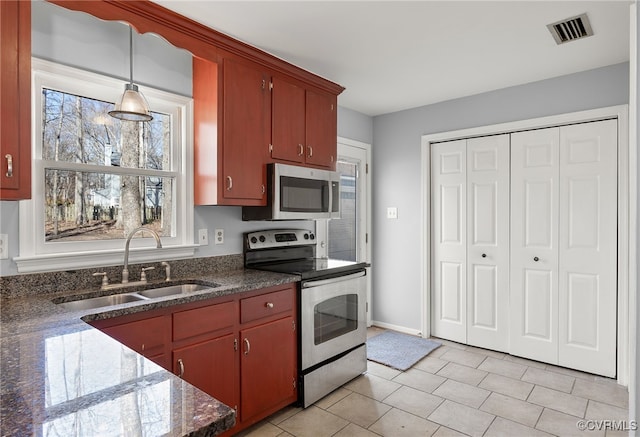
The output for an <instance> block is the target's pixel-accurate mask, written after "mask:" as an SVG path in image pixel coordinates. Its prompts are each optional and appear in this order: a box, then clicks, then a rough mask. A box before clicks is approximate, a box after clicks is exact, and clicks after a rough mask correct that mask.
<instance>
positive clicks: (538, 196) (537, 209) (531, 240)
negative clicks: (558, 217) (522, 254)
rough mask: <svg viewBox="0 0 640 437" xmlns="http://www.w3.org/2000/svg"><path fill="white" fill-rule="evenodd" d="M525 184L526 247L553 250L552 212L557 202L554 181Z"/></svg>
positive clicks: (534, 181)
mask: <svg viewBox="0 0 640 437" xmlns="http://www.w3.org/2000/svg"><path fill="white" fill-rule="evenodd" d="M524 184H525V188H524V209H525V212H524V218H525V222H524V232H525V235H524V245H525V247H529V248H534V247H543V248H546V249H551V248H552V246H553V238H554V235H553V232H552V230H553V225H554V220H553V214H552V210H553V207H554V200H556V199H554V186H553V180H552V179H551V178H549V179H547V180H530V181H525V183H524Z"/></svg>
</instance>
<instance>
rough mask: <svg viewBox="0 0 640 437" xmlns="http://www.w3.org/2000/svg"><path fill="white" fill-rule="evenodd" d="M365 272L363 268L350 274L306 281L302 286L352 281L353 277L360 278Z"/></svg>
mask: <svg viewBox="0 0 640 437" xmlns="http://www.w3.org/2000/svg"><path fill="white" fill-rule="evenodd" d="M365 274H366V271H365V270H362V271H360V272H358V273H352V274H350V275H345V276H337V277H335V278H331V279H320V280H318V281H305V282H303V283H302V288H311V287H321V286H323V285H327V284H335V283H337V282H343V281H350V280H351V279H356V278H360V277H362V276H364V275H365Z"/></svg>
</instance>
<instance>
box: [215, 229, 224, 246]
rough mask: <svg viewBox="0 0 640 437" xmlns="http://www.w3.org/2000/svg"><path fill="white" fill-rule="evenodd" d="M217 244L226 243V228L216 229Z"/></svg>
mask: <svg viewBox="0 0 640 437" xmlns="http://www.w3.org/2000/svg"><path fill="white" fill-rule="evenodd" d="M215 233H216V244H223V243H224V229H216V230H215Z"/></svg>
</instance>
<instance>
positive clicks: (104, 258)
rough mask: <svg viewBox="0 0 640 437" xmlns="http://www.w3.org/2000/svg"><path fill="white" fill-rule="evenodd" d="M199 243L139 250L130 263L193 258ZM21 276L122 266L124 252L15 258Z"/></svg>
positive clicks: (133, 251) (130, 257) (130, 259)
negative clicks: (23, 274) (22, 274)
mask: <svg viewBox="0 0 640 437" xmlns="http://www.w3.org/2000/svg"><path fill="white" fill-rule="evenodd" d="M197 247H198V245H197V244H190V245H180V246H165V247H163V248H162V249H156V248H155V247H154V248H135V249H133V248H132V249H131V250H130V251H129V264H137V263H141V262H158V261H170V260H175V259H180V258H192V257H193V256H194V254H195V249H196V248H197ZM13 260H14V261H15V263H16V264H17V266H18V273H40V272H53V271H60V270H75V269H80V268H91V267H103V266H114V265H122V264H123V263H124V250H123V249H116V250H101V251H96V252H70V253H56V254H46V255H34V256H25V257H17V258H14V259H13Z"/></svg>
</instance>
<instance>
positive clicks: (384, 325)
mask: <svg viewBox="0 0 640 437" xmlns="http://www.w3.org/2000/svg"><path fill="white" fill-rule="evenodd" d="M371 324H372V325H373V326H377V327H378V328H384V329H391V330H393V331H398V332H402V333H405V334H410V335H417V336H418V337H422V332H421V331H420V330H418V329H411V328H407V327H405V326H398V325H392V324H391V323H384V322H378V321H376V320H372V321H371Z"/></svg>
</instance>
